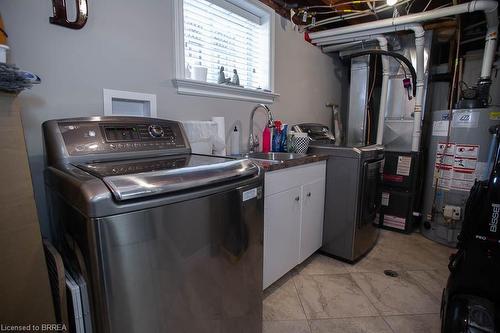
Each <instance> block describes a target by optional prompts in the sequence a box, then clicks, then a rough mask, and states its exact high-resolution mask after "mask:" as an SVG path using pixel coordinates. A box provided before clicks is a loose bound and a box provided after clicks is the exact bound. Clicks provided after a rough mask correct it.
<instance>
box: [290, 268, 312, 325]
mask: <svg viewBox="0 0 500 333" xmlns="http://www.w3.org/2000/svg"><path fill="white" fill-rule="evenodd" d="M297 275H300V273H297ZM292 283H293V287H294V288H295V292H296V293H297V298H298V299H299V303H300V307H301V308H302V312H303V313H304V317H306V322H307V327H309V332H310V333H312V328H311V323H310V321H309V318H307V313H306V309H305V308H304V304H302V299H301V298H300V294H299V289H298V288H297V285H296V284H295V276H292Z"/></svg>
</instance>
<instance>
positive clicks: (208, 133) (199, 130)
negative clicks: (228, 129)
mask: <svg viewBox="0 0 500 333" xmlns="http://www.w3.org/2000/svg"><path fill="white" fill-rule="evenodd" d="M182 125H183V126H184V129H185V131H186V135H187V137H188V140H189V143H190V145H191V151H192V152H193V153H195V154H208V155H212V154H220V152H222V151H223V150H224V149H225V148H226V145H225V144H224V141H225V140H224V138H220V137H219V135H218V127H217V123H216V122H214V121H198V120H188V121H182Z"/></svg>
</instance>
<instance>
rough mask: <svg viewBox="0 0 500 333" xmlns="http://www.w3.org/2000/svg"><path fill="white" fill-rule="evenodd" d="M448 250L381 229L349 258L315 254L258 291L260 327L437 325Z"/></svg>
mask: <svg viewBox="0 0 500 333" xmlns="http://www.w3.org/2000/svg"><path fill="white" fill-rule="evenodd" d="M452 252H453V249H450V248H447V247H444V246H441V245H439V244H436V243H434V242H432V241H429V240H427V239H426V238H424V237H422V236H421V235H420V234H417V233H415V234H412V235H404V234H399V233H395V232H390V231H385V230H383V231H382V232H381V234H380V238H379V241H378V243H377V245H376V246H375V248H374V249H373V250H372V251H371V252H370V253H369V254H368V255H367V256H366V257H365V258H363V259H362V260H360V261H359V262H358V263H356V264H355V265H349V264H346V263H343V262H341V261H337V260H335V259H332V258H329V257H326V256H323V255H320V254H315V255H313V256H312V257H311V258H309V259H308V260H306V262H304V263H303V264H301V265H300V266H298V267H296V268H295V269H294V270H292V271H291V272H289V273H288V274H287V275H285V276H284V277H283V278H281V279H280V280H278V281H276V282H275V283H274V284H273V285H272V286H270V287H269V288H267V289H266V290H265V291H264V324H263V326H264V333H336V332H342V333H351V332H366V333H385V332H388V333H393V332H394V333H396V332H397V333H427V332H429V333H433V332H439V331H440V319H439V309H440V302H441V292H442V290H443V287H444V286H445V284H446V280H447V278H448V269H447V265H448V257H449V255H450V254H451V253H452ZM386 269H391V270H395V271H397V272H398V273H399V276H398V277H388V276H386V275H384V273H383V271H384V270H386Z"/></svg>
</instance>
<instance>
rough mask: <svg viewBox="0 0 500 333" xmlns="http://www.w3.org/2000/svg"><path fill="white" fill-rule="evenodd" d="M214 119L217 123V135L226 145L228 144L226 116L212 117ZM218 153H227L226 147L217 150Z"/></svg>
mask: <svg viewBox="0 0 500 333" xmlns="http://www.w3.org/2000/svg"><path fill="white" fill-rule="evenodd" d="M212 121H213V122H215V123H216V124H217V136H218V137H219V138H220V139H221V140H222V141H223V142H224V146H225V145H226V125H225V123H224V117H212ZM215 154H216V155H223V156H225V155H226V148H224V149H222V150H218V151H215Z"/></svg>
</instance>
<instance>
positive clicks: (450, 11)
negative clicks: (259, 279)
mask: <svg viewBox="0 0 500 333" xmlns="http://www.w3.org/2000/svg"><path fill="white" fill-rule="evenodd" d="M497 8H498V2H497V1H494V0H475V1H471V2H467V3H463V4H460V5H456V6H451V7H445V8H440V9H433V10H429V11H427V12H421V13H415V14H410V15H404V16H399V17H395V18H389V19H384V20H378V21H374V22H367V23H361V24H356V25H351V26H346V27H341V28H335V29H330V30H324V31H318V32H312V33H310V34H309V37H310V38H311V39H312V40H313V42H314V40H317V39H318V38H323V37H331V36H339V35H345V34H351V33H356V32H361V31H367V30H373V29H378V28H386V27H390V26H395V25H402V24H411V23H420V22H425V21H429V20H434V19H438V18H441V17H445V16H451V15H459V14H464V13H471V12H475V11H483V12H484V14H485V15H486V22H487V27H488V33H487V35H486V44H485V52H484V56H483V65H482V68H481V79H489V78H490V77H491V65H492V64H493V59H494V52H495V51H496V44H497V40H496V38H497V34H498V13H497Z"/></svg>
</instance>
